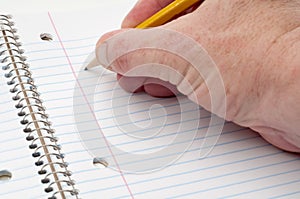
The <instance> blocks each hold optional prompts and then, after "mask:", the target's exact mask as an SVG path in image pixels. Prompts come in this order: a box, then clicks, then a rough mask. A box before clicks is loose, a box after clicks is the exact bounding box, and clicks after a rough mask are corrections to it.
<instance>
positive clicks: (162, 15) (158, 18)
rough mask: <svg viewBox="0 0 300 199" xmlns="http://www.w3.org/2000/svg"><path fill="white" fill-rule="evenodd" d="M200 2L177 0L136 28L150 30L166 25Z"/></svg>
mask: <svg viewBox="0 0 300 199" xmlns="http://www.w3.org/2000/svg"><path fill="white" fill-rule="evenodd" d="M198 2H199V0H175V1H174V2H172V3H171V4H169V5H168V6H166V7H165V8H163V9H161V10H160V11H159V12H157V13H156V14H154V15H153V16H152V17H150V18H148V19H147V20H145V21H144V22H142V23H141V24H139V25H137V26H136V28H149V27H156V26H160V25H162V24H165V23H166V22H168V21H170V20H171V19H172V18H173V17H174V16H176V15H178V14H180V13H182V12H183V11H185V10H187V9H188V8H190V7H191V6H193V5H195V4H196V3H198Z"/></svg>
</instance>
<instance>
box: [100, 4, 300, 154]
mask: <svg viewBox="0 0 300 199" xmlns="http://www.w3.org/2000/svg"><path fill="white" fill-rule="evenodd" d="M170 2H172V0H140V1H139V2H138V3H137V5H136V6H135V7H134V8H133V10H132V11H131V12H130V13H129V14H128V16H127V17H126V18H125V20H124V22H123V25H122V28H123V30H118V31H114V32H111V33H107V34H106V35H104V36H103V37H102V38H101V39H100V40H99V42H98V44H97V46H98V47H99V46H101V45H102V43H103V42H104V41H106V40H107V39H108V38H110V37H112V36H113V35H115V34H118V33H120V32H123V31H126V29H128V28H133V27H135V26H136V25H138V24H139V23H141V22H142V21H144V20H145V19H147V18H148V17H150V16H151V15H153V14H154V13H156V12H157V11H159V10H160V9H162V8H163V7H165V6H166V5H167V4H169V3H170ZM161 27H162V28H164V29H169V30H172V31H177V32H180V33H182V34H184V35H186V36H188V37H191V38H192V39H194V40H195V41H196V42H198V43H199V44H200V45H201V46H202V47H203V48H205V50H206V51H207V52H208V54H209V55H210V57H211V58H212V59H213V60H214V62H215V63H216V65H217V66H218V70H219V71H220V74H221V77H222V80H223V83H224V86H225V91H226V107H227V112H226V117H225V119H226V120H229V121H233V122H235V123H237V124H239V125H242V126H246V127H249V128H251V129H253V130H255V131H257V132H258V133H260V134H261V135H262V136H263V137H264V138H265V139H266V140H267V141H268V142H270V143H272V144H273V145H275V146H277V147H279V148H282V149H284V150H288V151H293V152H300V2H299V1H297V0H286V1H280V0H276V1H274V0H265V1H261V0H252V1H248V0H231V1H228V0H207V1H205V2H204V3H203V4H202V5H201V6H200V7H199V8H198V9H196V10H195V11H194V12H192V13H190V14H187V15H184V16H182V17H179V18H177V19H176V20H173V21H171V22H169V23H167V24H165V25H163V26H161ZM137 34H138V35H139V37H140V38H143V31H140V30H139V33H137ZM125 39H130V42H132V43H134V42H136V40H138V39H139V38H124V40H125ZM162 40H163V41H166V42H167V40H168V38H162ZM163 41H162V42H163ZM150 42H151V41H150ZM106 45H110V43H109V40H108V42H107V43H106ZM123 47H124V46H122V45H121V43H120V46H118V47H117V48H123ZM126 48H130V46H126ZM107 49H108V50H107V52H106V54H108V55H109V54H111V53H114V52H113V51H114V50H117V49H116V48H107ZM101 53H103V52H101ZM195 56H197V55H195ZM199 56H200V55H199ZM98 59H99V62H100V63H103V61H102V60H101V56H98ZM143 63H160V64H164V65H168V66H170V67H171V68H173V69H174V70H176V71H178V72H179V73H180V74H182V75H183V76H184V77H185V79H186V80H187V81H188V82H189V83H190V84H193V85H194V91H195V93H196V97H197V99H196V100H194V101H195V102H197V103H198V104H199V105H201V106H203V107H204V108H206V109H207V110H211V107H210V102H209V100H210V97H209V92H208V90H207V87H206V86H205V82H204V80H203V79H201V76H199V74H197V73H195V72H194V70H193V66H190V65H188V64H186V63H183V62H182V60H177V58H176V57H174V56H170V55H169V54H167V53H163V52H161V51H155V50H154V51H153V50H152V51H147V52H145V51H136V52H134V53H131V54H130V55H127V56H123V57H121V58H120V59H119V60H117V61H116V62H114V63H113V65H111V66H107V67H111V68H112V70H114V71H115V72H117V73H118V79H120V78H121V77H122V76H123V75H124V74H125V75H126V72H128V71H130V70H131V69H133V68H134V67H135V66H137V65H141V64H143ZM199 67H203V66H199ZM145 72H147V71H145ZM212 78H215V77H214V76H212ZM121 79H122V81H120V85H121V86H122V87H123V88H124V89H125V90H127V91H129V92H137V91H142V90H144V91H145V92H147V93H148V94H150V95H153V96H158V97H168V96H172V95H173V92H174V90H175V92H176V88H178V86H179V83H178V84H177V83H176V81H175V80H173V79H172V77H170V79H169V80H168V81H167V82H166V81H163V79H165V78H162V76H161V75H160V74H159V73H157V76H156V78H153V77H151V78H147V77H126V76H124V77H122V78H121ZM155 82H156V83H157V84H156V83H155ZM170 82H172V83H173V85H172V86H171V87H170V86H169V85H168V84H170ZM163 85H165V86H163ZM137 87H139V89H138V90H136V88H137ZM167 88H171V89H167ZM171 90H173V92H171ZM178 90H179V91H180V89H178ZM175 94H176V93H175ZM188 97H190V96H188ZM219 101H220V102H222V101H224V99H219ZM215 114H218V112H215Z"/></svg>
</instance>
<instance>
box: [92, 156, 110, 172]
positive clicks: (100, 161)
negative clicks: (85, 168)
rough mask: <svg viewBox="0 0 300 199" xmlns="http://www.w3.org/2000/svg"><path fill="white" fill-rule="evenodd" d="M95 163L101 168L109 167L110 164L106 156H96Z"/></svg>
mask: <svg viewBox="0 0 300 199" xmlns="http://www.w3.org/2000/svg"><path fill="white" fill-rule="evenodd" d="M93 165H94V166H96V167H99V168H101V169H104V168H106V167H108V165H109V164H108V162H107V161H106V160H105V159H104V158H99V157H96V158H94V159H93Z"/></svg>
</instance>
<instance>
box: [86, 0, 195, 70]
mask: <svg viewBox="0 0 300 199" xmlns="http://www.w3.org/2000/svg"><path fill="white" fill-rule="evenodd" d="M198 2H200V0H174V1H173V2H172V3H170V4H169V5H167V6H166V7H165V8H163V9H161V10H160V11H158V12H157V13H155V14H154V15H152V16H151V17H150V18H148V19H146V20H145V21H144V22H142V23H140V24H139V25H137V26H136V28H140V29H145V28H150V27H156V26H160V25H163V24H165V23H167V22H168V21H170V20H171V19H172V18H174V17H175V16H176V15H178V14H180V13H182V12H184V11H185V10H187V9H188V8H190V7H192V6H193V5H195V4H196V3H198ZM98 65H99V63H98V61H97V59H96V58H94V59H93V60H92V61H91V62H90V63H89V64H88V65H87V66H86V68H85V70H88V69H90V68H93V67H95V66H98Z"/></svg>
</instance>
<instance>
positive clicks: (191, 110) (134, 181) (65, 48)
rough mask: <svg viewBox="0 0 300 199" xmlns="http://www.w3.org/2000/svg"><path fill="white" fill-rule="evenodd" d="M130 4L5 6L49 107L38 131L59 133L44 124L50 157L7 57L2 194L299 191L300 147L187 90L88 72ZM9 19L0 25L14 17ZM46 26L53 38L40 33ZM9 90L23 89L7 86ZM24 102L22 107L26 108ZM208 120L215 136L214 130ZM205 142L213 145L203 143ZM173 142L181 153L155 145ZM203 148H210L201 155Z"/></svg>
mask: <svg viewBox="0 0 300 199" xmlns="http://www.w3.org/2000/svg"><path fill="white" fill-rule="evenodd" d="M133 3H134V1H129V0H124V1H122V2H120V1H109V2H105V3H102V2H101V3H99V2H98V3H96V2H92V1H91V5H90V6H87V5H86V4H85V5H84V6H83V8H80V7H76V9H74V10H72V9H71V8H70V9H69V10H65V11H63V10H62V9H55V8H53V9H51V10H49V11H45V12H44V11H43V10H36V11H35V12H34V11H31V12H30V14H29V13H26V11H24V10H22V12H17V11H16V10H13V12H12V13H9V14H12V16H13V18H12V19H9V20H8V21H13V22H15V24H14V25H13V24H10V26H12V25H13V27H14V28H16V29H17V33H15V35H14V38H10V39H15V37H16V35H19V36H20V39H19V40H17V41H14V40H11V41H14V42H15V43H16V42H22V45H20V49H24V51H25V52H24V54H22V55H20V54H21V52H18V51H13V52H12V53H13V56H19V55H20V56H26V57H27V60H26V61H24V62H25V63H26V64H28V65H29V68H28V71H30V73H32V74H31V78H32V82H31V81H29V82H27V83H28V85H29V86H28V85H27V86H28V87H26V88H27V90H26V92H27V93H28V94H29V95H30V96H32V97H33V98H31V99H30V103H32V105H41V107H38V106H35V107H34V110H36V112H35V113H34V114H36V117H37V121H39V124H40V127H41V128H45V129H48V130H50V131H51V130H55V132H54V131H53V132H48V131H47V130H42V133H43V134H42V137H44V139H45V140H46V143H45V148H47V149H49V153H48V154H45V149H43V148H39V147H40V146H42V143H41V141H40V139H41V136H39V135H37V129H35V126H34V125H30V126H27V127H28V128H29V127H30V128H31V131H32V133H31V134H30V131H29V129H28V128H26V121H25V120H28V121H27V124H28V123H30V122H32V118H31V114H30V113H29V112H28V109H27V108H26V107H25V106H26V103H25V101H26V100H25V99H24V98H26V96H24V94H23V93H20V94H19V97H20V98H19V99H17V98H16V97H15V96H16V94H17V93H18V92H19V91H21V90H20V87H19V86H16V85H17V84H18V79H14V80H15V82H11V85H8V84H7V82H9V81H11V80H12V79H13V78H14V77H16V73H15V70H14V71H12V72H11V76H10V75H7V74H9V71H10V70H11V69H13V68H12V67H13V65H12V64H10V63H12V61H11V57H12V56H9V57H8V58H7V60H8V61H7V62H5V63H1V67H2V68H4V69H7V70H1V78H0V85H1V89H0V93H1V98H0V118H1V128H0V135H1V140H0V156H1V159H0V175H1V174H5V176H6V177H5V176H4V177H3V178H1V176H0V198H3V199H10V198H30V199H41V198H88V199H90V198H114V199H121V198H124V199H127V198H299V197H300V190H299V187H300V177H299V176H300V157H299V155H297V154H292V153H287V152H284V151H281V150H279V149H277V148H275V147H274V146H272V145H270V144H269V143H267V142H266V141H264V140H263V139H262V138H261V137H260V136H259V135H258V134H257V133H255V132H253V131H251V130H249V129H247V128H243V127H240V126H237V125H235V124H233V123H230V122H225V123H224V124H223V121H222V120H221V119H217V120H215V121H216V122H215V123H214V124H212V125H211V124H210V120H211V118H212V117H213V118H217V117H216V116H214V115H212V114H211V113H209V112H207V111H205V110H204V109H203V108H201V107H199V106H198V105H196V104H194V103H193V102H191V101H189V100H188V99H187V98H185V97H184V96H178V97H177V98H168V99H160V98H154V97H151V96H148V95H146V94H143V93H138V94H130V93H127V92H125V91H123V90H122V89H121V88H120V87H119V85H118V84H117V81H116V75H115V74H114V73H113V72H110V71H106V70H105V69H102V68H97V69H93V70H89V71H83V68H84V64H85V63H86V61H87V58H88V57H89V55H90V54H91V53H92V52H93V51H94V47H95V43H96V42H97V40H98V39H99V37H100V36H101V35H102V34H103V33H105V32H106V31H109V30H112V29H116V28H118V27H119V25H120V22H121V20H122V18H123V17H124V16H125V15H126V12H128V11H129V9H130V8H131V6H132V5H133ZM87 8H88V9H87ZM7 10H8V11H9V8H7ZM3 14H7V13H3ZM3 18H5V16H2V17H1V19H2V20H0V23H6V21H5V20H3ZM2 27H3V28H2V33H1V34H0V37H1V42H0V43H1V51H6V52H5V53H3V55H1V58H0V59H1V60H3V59H5V57H7V56H8V54H7V53H8V52H7V48H8V47H7V44H6V43H7V41H5V39H4V37H3V31H4V32H5V33H7V34H9V32H7V30H5V28H4V26H3V25H2ZM41 33H49V34H51V35H52V37H53V40H52V41H45V40H41V39H40V34H41ZM2 44H3V45H2ZM10 45H12V46H13V45H14V44H10ZM16 59H20V57H18V58H16ZM21 59H22V58H21ZM7 66H10V69H8V68H7ZM18 66H20V67H22V66H23V64H19V65H18ZM25 68H26V67H25ZM19 70H21V69H19ZM26 70H27V68H26ZM22 74H24V75H27V76H26V77H22V78H21V79H22V81H25V80H26V81H27V80H31V79H30V78H28V75H29V74H27V73H26V71H25V73H22ZM15 86H16V87H15ZM35 86H36V88H35ZM13 88H18V91H15V92H10V91H13V90H11V89H13ZM34 92H38V93H39V94H37V93H36V94H35V93H34ZM32 94H33V95H32ZM12 98H14V99H15V100H13V99H12ZM35 98H38V99H35ZM39 99H40V100H42V102H41V103H40V102H39ZM20 101H21V103H23V107H25V108H24V111H25V112H26V113H25V115H22V114H21V116H18V113H20V110H21V109H22V108H16V105H18V104H19V102H20ZM44 109H45V110H44ZM124 110H125V112H124ZM38 111H39V112H38ZM28 113H29V115H28ZM39 113H45V114H46V115H41V114H39ZM26 114H27V116H26ZM19 115H20V114H19ZM21 123H25V125H23V124H21ZM221 125H222V126H223V125H224V127H223V130H222V134H221V135H220V137H219V134H218V132H217V130H218V127H219V126H221ZM208 128H213V129H216V132H215V134H214V133H213V134H210V135H206V131H207V129H208ZM24 129H25V132H24ZM26 129H27V132H26ZM101 133H102V134H103V135H101ZM30 135H32V136H33V138H32V137H29V136H30ZM47 136H48V137H47ZM52 136H53V137H52ZM102 136H104V137H103V140H102V141H99V139H100V138H101V137H102ZM191 138H192V140H191ZM216 138H218V139H216ZM26 139H27V140H26ZM35 139H36V140H35ZM205 139H208V140H211V141H212V142H209V143H214V142H213V141H214V140H216V141H217V143H216V144H215V146H214V147H211V146H210V145H209V144H208V145H205V146H203V143H204V141H205ZM105 140H106V141H107V142H108V143H110V145H107V143H105ZM97 141H99V144H97V143H98V142H97ZM35 144H36V146H34V145H35ZM29 146H30V147H29ZM109 146H110V147H114V148H110V147H109ZM170 147H174V149H175V148H176V149H185V150H184V151H182V150H174V151H173V150H169V151H168V150H166V151H165V152H164V153H162V154H160V153H159V152H160V151H162V150H164V149H168V148H170ZM205 147H206V149H212V150H209V151H208V152H209V153H208V154H206V155H205V157H202V156H201V151H203V150H205ZM37 148H39V149H37ZM114 149H118V151H117V152H116V151H115V150H114ZM38 152H39V153H38ZM95 154H97V156H95ZM128 154H129V155H128ZM130 154H132V156H130ZM155 154H156V155H155ZM47 155H48V156H49V157H51V162H49V160H48V159H47ZM33 156H34V157H33ZM124 157H126V158H124ZM137 157H139V158H137ZM140 157H142V159H141V158H140ZM166 160H168V161H166ZM50 164H52V165H54V168H52V169H51V168H50V166H49V165H50ZM42 168H44V169H42ZM1 171H2V172H1ZM55 173H56V174H57V175H56V177H57V179H55V176H54V174H55ZM8 174H11V176H10V175H8ZM7 176H8V177H7Z"/></svg>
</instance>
